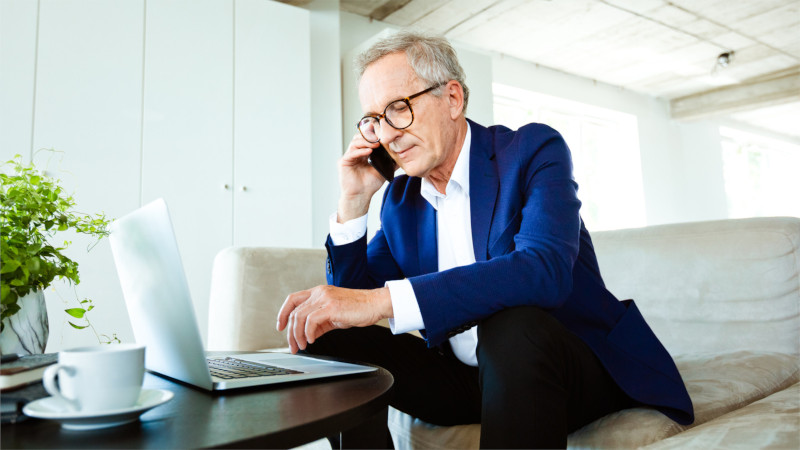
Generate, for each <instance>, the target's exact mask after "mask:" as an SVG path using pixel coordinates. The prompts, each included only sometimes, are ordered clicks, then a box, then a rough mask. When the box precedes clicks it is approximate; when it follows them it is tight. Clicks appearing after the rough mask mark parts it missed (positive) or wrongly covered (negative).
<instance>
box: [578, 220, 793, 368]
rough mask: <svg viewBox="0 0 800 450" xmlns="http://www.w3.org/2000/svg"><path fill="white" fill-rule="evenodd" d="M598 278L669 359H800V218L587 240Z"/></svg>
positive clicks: (652, 230) (655, 228)
mask: <svg viewBox="0 0 800 450" xmlns="http://www.w3.org/2000/svg"><path fill="white" fill-rule="evenodd" d="M592 239H593V241H594V244H595V251H596V253H597V257H598V261H599V263H600V271H601V274H602V276H603V279H604V280H605V282H606V286H607V287H608V289H609V290H610V291H611V292H612V293H613V294H614V295H616V296H617V298H619V299H627V298H632V299H634V300H635V301H636V304H637V305H638V306H639V309H640V310H641V312H642V314H643V315H644V316H645V319H646V320H647V322H648V323H649V324H650V326H651V327H652V328H653V330H654V331H655V333H656V335H657V336H658V337H659V338H660V339H661V341H662V342H663V343H664V346H665V347H666V348H667V350H669V352H670V353H671V354H673V355H678V354H689V353H702V352H714V353H719V352H726V351H736V350H757V351H774V352H782V353H789V354H795V355H800V219H798V218H788V217H783V218H753V219H739V220H722V221H713V222H697V223H683V224H674V225H659V226H651V227H645V228H638V229H628V230H615V231H605V232H597V233H592Z"/></svg>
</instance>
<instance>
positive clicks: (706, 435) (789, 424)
mask: <svg viewBox="0 0 800 450" xmlns="http://www.w3.org/2000/svg"><path fill="white" fill-rule="evenodd" d="M798 430H800V384H795V385H793V386H791V387H789V388H787V389H784V390H782V391H779V392H776V393H775V394H772V395H770V396H769V397H767V398H765V399H762V400H759V401H757V402H754V403H751V404H749V405H747V406H745V407H744V408H741V409H737V410H736V411H733V412H730V413H728V414H725V415H724V416H722V417H719V418H717V419H714V420H712V421H710V422H706V423H704V424H702V425H699V426H697V427H695V428H692V429H691V430H689V431H686V432H684V433H680V434H678V435H676V436H673V437H671V438H669V439H665V440H663V441H659V442H656V443H654V444H652V445H650V446H648V447H647V449H653V450H655V449H684V448H741V449H751V448H761V449H764V448H781V449H784V448H786V449H789V448H791V449H797V448H800V432H798Z"/></svg>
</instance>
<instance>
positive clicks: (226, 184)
mask: <svg viewBox="0 0 800 450" xmlns="http://www.w3.org/2000/svg"><path fill="white" fill-rule="evenodd" d="M229 187H230V186H228V183H225V184H223V185H222V189H224V190H226V191H227V190H228V188H229Z"/></svg>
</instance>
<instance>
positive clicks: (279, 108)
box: [234, 0, 336, 247]
mask: <svg viewBox="0 0 800 450" xmlns="http://www.w3.org/2000/svg"><path fill="white" fill-rule="evenodd" d="M309 31H310V29H309V12H308V11H306V10H304V9H300V8H296V7H292V6H289V5H284V4H281V3H277V2H264V1H260V0H238V1H237V2H236V51H235V55H236V60H235V65H236V94H235V100H236V101H235V120H234V124H235V125H234V142H235V151H234V167H235V188H236V192H235V195H234V244H235V245H237V246H245V245H256V246H276V247H310V246H311V228H312V223H311V139H312V135H311V78H310V73H311V69H310V64H311V57H310V51H311V50H310V43H309V42H310V41H309V40H310V38H309ZM331 119H332V120H333V119H334V118H331ZM332 188H334V189H335V188H336V187H335V186H333V187H332Z"/></svg>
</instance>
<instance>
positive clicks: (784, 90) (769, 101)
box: [669, 69, 800, 120]
mask: <svg viewBox="0 0 800 450" xmlns="http://www.w3.org/2000/svg"><path fill="white" fill-rule="evenodd" d="M798 100H800V70H798V69H795V70H793V71H791V72H788V73H787V72H781V73H778V74H775V75H773V76H766V77H759V78H758V79H756V80H749V81H745V82H743V83H740V84H736V85H733V86H726V87H723V88H719V89H714V90H711V91H706V92H700V93H698V94H692V95H687V96H686V97H681V98H676V99H673V100H671V101H670V102H669V103H670V112H671V116H672V118H673V119H678V120H693V119H702V118H708V117H714V116H722V115H727V114H732V113H735V112H740V111H749V110H753V109H758V108H764V107H767V106H774V105H780V104H784V103H789V102H795V101H798Z"/></svg>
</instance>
